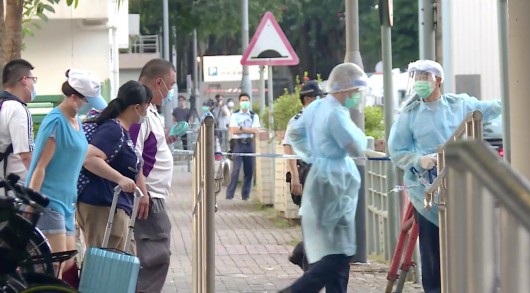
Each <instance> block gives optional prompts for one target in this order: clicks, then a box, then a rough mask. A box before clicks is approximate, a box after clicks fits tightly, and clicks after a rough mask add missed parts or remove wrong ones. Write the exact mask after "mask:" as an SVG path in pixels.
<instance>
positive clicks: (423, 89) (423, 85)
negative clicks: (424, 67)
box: [414, 80, 434, 99]
mask: <svg viewBox="0 0 530 293" xmlns="http://www.w3.org/2000/svg"><path fill="white" fill-rule="evenodd" d="M433 90H434V89H433V86H432V82H430V81H427V80H418V81H416V82H415V83H414V91H415V92H416V93H417V94H418V96H420V97H421V98H422V99H426V98H428V97H429V96H430V95H431V94H432V91H433Z"/></svg>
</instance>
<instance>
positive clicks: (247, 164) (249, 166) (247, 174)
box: [226, 140, 254, 200]
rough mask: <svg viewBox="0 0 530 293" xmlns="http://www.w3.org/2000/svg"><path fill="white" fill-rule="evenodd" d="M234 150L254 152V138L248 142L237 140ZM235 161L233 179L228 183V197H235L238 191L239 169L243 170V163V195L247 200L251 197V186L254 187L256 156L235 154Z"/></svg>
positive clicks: (235, 151) (236, 151)
mask: <svg viewBox="0 0 530 293" xmlns="http://www.w3.org/2000/svg"><path fill="white" fill-rule="evenodd" d="M232 151H233V152H234V153H254V143H253V142H252V140H251V141H250V142H248V143H242V142H241V141H239V140H236V143H235V145H234V149H233V150H232ZM233 162H234V164H233V165H232V174H231V177H232V179H231V180H230V184H228V187H227V188H226V198H227V199H232V198H234V193H235V192H236V187H237V181H238V179H239V171H240V170H241V165H243V173H244V177H243V189H242V191H241V197H242V198H243V199H245V200H246V199H248V198H249V197H250V188H251V187H252V175H253V174H252V173H254V157H240V156H233Z"/></svg>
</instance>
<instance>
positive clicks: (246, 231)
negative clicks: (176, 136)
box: [163, 165, 422, 293]
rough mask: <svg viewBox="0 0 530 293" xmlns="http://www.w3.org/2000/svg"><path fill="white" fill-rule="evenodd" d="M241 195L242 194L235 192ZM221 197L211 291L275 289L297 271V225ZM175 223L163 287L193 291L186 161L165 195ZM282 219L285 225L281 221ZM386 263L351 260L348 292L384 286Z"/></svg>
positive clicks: (409, 286)
mask: <svg viewBox="0 0 530 293" xmlns="http://www.w3.org/2000/svg"><path fill="white" fill-rule="evenodd" d="M239 196H240V195H239ZM237 197H238V193H237V192H236V198H235V199H234V200H230V201H229V200H225V199H224V190H222V191H221V193H220V194H219V196H218V198H219V202H218V206H219V210H218V212H217V213H216V222H215V225H216V226H215V228H216V239H215V243H216V247H215V248H216V249H215V250H216V258H215V266H216V277H215V280H216V284H215V292H220V293H222V292H277V291H278V290H279V289H282V288H284V287H286V286H288V285H289V284H291V283H292V282H293V281H294V280H296V279H297V278H298V277H299V276H300V275H301V274H302V270H300V269H299V268H298V267H297V266H295V265H293V264H291V263H290V262H289V261H288V260H287V256H288V255H289V253H290V252H291V250H292V248H293V246H294V245H295V244H296V243H297V242H298V241H299V240H300V239H301V232H300V227H298V226H296V227H288V225H285V223H284V222H283V221H278V220H277V219H276V220H275V219H272V215H273V214H274V212H273V211H271V210H263V209H259V208H258V207H257V206H258V205H256V204H255V203H253V202H252V201H249V202H244V201H242V200H241V199H239V198H237ZM167 206H168V213H169V217H170V219H171V222H172V224H173V230H172V233H171V234H172V238H171V241H172V242H171V245H172V253H173V254H172V256H171V266H170V272H169V274H168V277H167V280H166V285H165V287H164V291H163V292H179V293H180V292H182V293H185V292H191V275H192V267H191V253H192V243H191V230H192V227H191V212H192V199H191V173H188V172H187V166H184V165H177V166H175V174H174V178H173V195H172V197H171V198H170V199H169V200H168V205H167ZM282 224H283V225H282ZM385 286H386V266H384V265H381V264H368V265H354V266H352V269H351V275H350V282H349V286H348V289H349V290H348V292H378V293H380V292H384V288H385ZM404 292H422V290H420V289H419V286H418V285H417V284H407V290H405V291H404Z"/></svg>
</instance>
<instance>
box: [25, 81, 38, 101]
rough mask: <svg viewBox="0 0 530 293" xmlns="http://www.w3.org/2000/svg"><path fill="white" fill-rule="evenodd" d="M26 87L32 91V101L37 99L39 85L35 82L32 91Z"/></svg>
mask: <svg viewBox="0 0 530 293" xmlns="http://www.w3.org/2000/svg"><path fill="white" fill-rule="evenodd" d="M26 89H27V90H28V91H29V92H30V93H31V101H33V100H35V98H36V97H37V85H36V84H35V83H33V90H32V91H30V90H29V88H28V87H26Z"/></svg>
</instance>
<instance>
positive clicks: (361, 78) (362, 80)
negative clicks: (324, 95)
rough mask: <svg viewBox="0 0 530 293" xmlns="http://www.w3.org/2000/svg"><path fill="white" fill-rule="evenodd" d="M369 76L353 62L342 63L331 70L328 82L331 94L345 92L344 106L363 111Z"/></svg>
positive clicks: (328, 90) (328, 89)
mask: <svg viewBox="0 0 530 293" xmlns="http://www.w3.org/2000/svg"><path fill="white" fill-rule="evenodd" d="M367 80H368V78H367V76H366V74H365V73H364V71H363V70H362V69H361V68H360V67H359V66H357V65H355V64H353V63H342V64H339V65H337V66H335V68H333V70H332V71H331V73H330V75H329V79H328V82H327V84H326V87H327V92H328V93H329V94H331V95H337V94H345V95H346V97H345V101H344V106H346V107H347V108H349V109H357V110H359V111H362V109H364V106H365V104H366V86H367Z"/></svg>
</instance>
